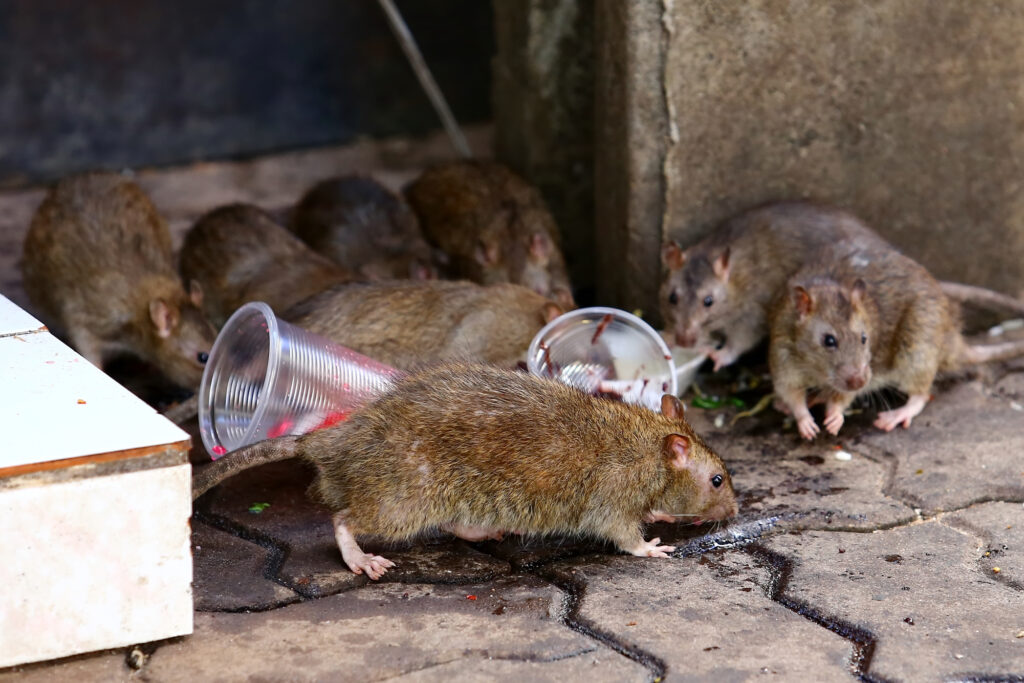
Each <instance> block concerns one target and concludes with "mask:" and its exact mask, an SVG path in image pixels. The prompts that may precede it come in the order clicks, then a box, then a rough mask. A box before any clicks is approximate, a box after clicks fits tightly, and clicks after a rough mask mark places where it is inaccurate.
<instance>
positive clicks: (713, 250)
mask: <svg viewBox="0 0 1024 683" xmlns="http://www.w3.org/2000/svg"><path fill="white" fill-rule="evenodd" d="M884 247H888V248H891V249H895V248H894V247H891V245H889V244H888V242H886V241H885V240H884V239H883V238H882V237H881V236H879V235H878V234H877V233H876V232H875V231H874V230H872V229H871V228H870V227H868V226H867V225H866V224H865V223H864V222H862V221H861V220H860V219H858V218H857V217H856V216H854V215H853V214H851V213H849V212H847V211H843V210H841V209H837V208H835V207H829V206H824V205H818V204H814V203H810V202H798V201H789V202H779V203H774V204H767V205H764V206H759V207H756V208H754V209H751V210H749V211H746V212H744V213H741V214H739V215H738V216H735V217H733V218H731V219H729V220H727V221H726V222H725V223H723V224H722V225H721V226H719V227H718V228H717V229H716V230H715V231H714V232H712V233H711V234H710V235H708V236H707V237H705V238H704V239H703V240H701V241H700V242H698V243H697V244H694V245H693V246H691V247H689V248H687V249H685V250H683V249H682V248H681V247H680V246H679V245H678V244H676V243H675V242H668V243H666V244H665V245H664V246H663V247H662V266H663V279H662V284H661V291H660V293H659V302H660V306H661V314H662V320H663V322H664V326H665V329H666V330H667V331H668V332H669V333H670V334H672V335H674V337H675V340H676V343H678V344H679V345H680V346H685V347H695V348H697V349H699V350H701V351H703V352H705V353H707V354H708V355H710V357H711V359H712V360H713V361H714V363H715V370H718V369H719V368H722V367H725V366H727V365H730V364H732V363H733V362H735V361H736V359H737V358H739V357H740V356H741V355H742V354H743V353H745V352H746V351H749V350H750V349H751V348H753V347H754V346H755V345H757V343H758V342H760V341H761V340H762V339H763V338H764V337H765V336H766V335H767V334H768V315H769V311H770V309H771V306H772V304H773V302H774V301H775V298H776V296H777V295H778V294H779V292H780V291H782V289H783V288H784V287H785V286H786V282H787V280H788V279H789V278H790V277H791V276H793V274H795V273H796V272H797V270H799V269H800V268H801V267H803V266H804V264H806V263H808V262H810V261H812V260H815V259H817V260H819V261H820V259H821V258H822V257H821V256H819V252H822V251H823V250H826V251H827V250H830V249H842V248H854V249H857V248H872V249H873V248H884ZM940 285H941V287H942V290H943V291H944V292H945V294H946V295H947V296H948V297H949V298H950V299H952V300H955V301H962V302H965V303H974V304H978V305H981V306H986V307H995V308H999V309H1006V310H1011V311H1013V312H1015V313H1018V314H1020V313H1024V302H1021V301H1018V300H1016V299H1013V298H1012V297H1008V296H1006V295H1003V294H999V293H998V292H993V291H991V290H987V289H983V288H981V287H972V286H968V285H961V284H957V283H950V282H943V283H940Z"/></svg>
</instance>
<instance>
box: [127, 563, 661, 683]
mask: <svg viewBox="0 0 1024 683" xmlns="http://www.w3.org/2000/svg"><path fill="white" fill-rule="evenodd" d="M474 598H475V599H474ZM563 600H564V596H563V594H562V592H561V591H559V590H558V589H555V588H553V587H551V586H550V585H547V584H545V583H544V582H541V581H539V580H537V579H534V578H530V577H517V578H515V579H504V580H501V581H497V582H491V583H486V584H478V585H474V586H443V585H433V586H431V585H405V584H396V583H391V584H379V585H367V586H365V587H363V588H361V589H359V590H354V591H348V592H346V593H342V594H340V595H335V596H331V597H327V598H323V599H320V600H313V601H309V602H304V603H298V604H294V605H289V606H287V607H282V608H280V609H276V610H272V611H269V612H261V613H259V614H224V613H200V614H197V615H196V632H195V634H194V635H193V636H192V637H190V638H187V639H185V640H182V641H180V642H174V643H169V644H166V645H163V646H162V647H161V648H160V649H159V650H157V651H156V653H155V654H154V655H153V656H152V658H151V659H150V661H149V663H148V664H147V666H146V669H145V675H146V677H147V678H149V679H150V680H157V681H164V680H168V681H169V680H253V679H259V680H275V681H276V680H281V681H285V680H287V681H314V680H315V681H323V680H339V681H340V680H346V681H351V680H381V679H385V678H390V677H395V676H400V675H402V674H415V675H411V679H412V680H436V679H437V676H438V675H439V674H443V673H445V672H449V673H455V672H461V675H462V676H463V677H466V678H471V679H479V678H480V677H481V674H480V673H479V672H478V669H477V666H478V665H480V666H481V667H482V668H481V669H480V671H491V672H493V673H494V676H495V679H496V680H508V681H515V680H524V679H525V678H526V677H529V678H535V679H541V680H544V679H548V680H555V679H561V677H562V676H563V675H565V674H566V671H567V670H573V671H576V670H578V669H575V668H574V667H572V663H577V665H578V666H579V667H580V668H582V669H583V670H585V671H586V672H587V676H586V677H587V679H588V680H593V681H595V682H596V681H623V680H626V681H628V680H637V681H640V680H645V679H646V678H647V674H648V672H647V670H646V669H644V668H643V667H642V666H640V665H638V664H636V663H634V662H632V661H630V660H629V659H627V658H626V657H623V656H621V655H619V654H617V653H615V652H614V651H613V650H611V649H609V648H607V647H604V646H602V645H600V644H598V643H596V642H595V641H594V640H592V639H590V638H587V637H585V636H583V635H581V634H579V633H576V632H574V631H572V630H570V629H568V628H566V627H565V626H564V625H562V624H561V622H560V621H559V618H558V614H559V612H560V610H561V609H562V603H563ZM491 660H497V661H499V662H505V663H506V665H505V666H499V667H494V665H493V663H492V662H491ZM595 660H596V661H597V662H598V664H597V665H594V663H593V662H594V661H595ZM549 663H550V664H554V666H552V667H551V670H550V671H549V670H548V669H546V668H545V667H547V666H548V664H549ZM438 667H440V668H438ZM435 669H436V670H435Z"/></svg>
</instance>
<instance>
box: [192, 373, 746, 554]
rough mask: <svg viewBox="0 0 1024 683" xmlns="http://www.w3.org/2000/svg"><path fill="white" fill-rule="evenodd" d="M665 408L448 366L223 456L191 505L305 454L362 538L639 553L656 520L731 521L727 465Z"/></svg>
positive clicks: (345, 522) (317, 487)
mask: <svg viewBox="0 0 1024 683" xmlns="http://www.w3.org/2000/svg"><path fill="white" fill-rule="evenodd" d="M666 399H667V401H666V403H667V406H666V410H667V413H668V414H667V415H663V414H658V413H654V412H652V411H650V410H648V409H646V408H642V407H639V406H633V405H629V404H624V403H619V402H615V401H609V400H607V399H599V398H595V397H593V396H589V395H587V394H583V393H581V392H579V391H578V390H576V389H573V388H571V387H568V386H565V385H563V384H560V383H558V382H556V381H554V380H548V379H543V378H539V377H534V376H533V375H528V374H525V373H519V372H513V371H507V370H500V369H498V368H493V367H489V366H483V365H446V366H439V367H435V368H431V369H427V370H424V371H422V372H420V373H417V374H413V375H410V376H407V377H406V378H404V379H402V380H400V381H399V382H398V383H397V384H396V386H395V387H394V388H393V389H392V390H391V391H389V392H388V393H387V394H385V395H384V396H382V397H381V398H379V399H378V400H376V401H375V402H374V403H372V404H370V405H369V406H366V407H365V408H363V409H361V410H360V411H358V412H357V413H355V414H354V415H353V416H352V417H351V418H350V419H349V420H348V421H347V422H344V423H341V424H339V425H337V426H334V427H330V428H328V429H324V430H321V431H318V432H312V433H310V434H306V435H303V436H299V437H289V438H285V439H277V440H274V441H267V442H263V443H262V444H257V446H255V447H251V448H248V449H244V450H242V451H240V452H238V453H233V454H230V455H228V456H226V457H225V458H223V459H222V460H220V461H218V462H217V463H215V464H214V465H211V466H209V467H207V468H206V469H204V470H203V471H202V472H201V473H200V474H198V475H197V476H196V477H195V480H194V488H193V492H194V497H197V496H199V495H201V494H202V493H203V492H204V491H206V490H208V489H209V488H210V487H211V486H213V485H214V484H215V483H216V482H218V481H221V480H223V479H224V478H226V477H228V476H231V474H233V473H235V472H237V471H239V470H240V469H244V468H246V467H250V466H252V465H253V464H258V462H261V461H270V460H276V459H282V458H287V457H292V456H300V457H303V458H305V459H307V460H310V461H311V462H313V463H314V464H315V466H316V469H317V472H318V477H317V480H316V481H315V482H314V484H313V488H312V490H313V492H314V493H315V495H316V497H317V498H318V499H319V500H321V501H322V502H323V503H324V504H325V505H327V507H329V508H330V509H331V510H332V511H333V512H335V513H336V522H338V523H340V524H341V525H342V526H343V527H345V528H346V529H347V530H348V531H349V532H351V533H352V534H355V535H359V534H371V535H374V536H380V537H383V538H385V539H393V540H400V539H407V538H410V537H412V536H415V535H418V534H421V533H423V532H425V531H431V530H436V529H450V528H464V529H466V528H468V529H475V530H480V529H486V530H496V531H515V532H519V533H537V534H547V533H560V534H582V535H587V536H592V537H596V538H600V539H607V540H610V541H612V542H613V543H615V544H616V545H617V547H619V548H620V549H622V550H626V551H630V552H634V553H635V554H644V551H646V550H650V548H648V547H647V545H646V544H645V542H644V541H643V536H642V528H641V522H642V521H643V520H644V519H645V517H648V516H649V515H650V514H651V513H658V514H661V515H662V517H667V516H670V515H678V516H680V517H682V519H683V520H684V521H688V520H692V519H694V518H697V519H711V520H717V519H725V518H727V517H730V516H732V515H734V514H735V513H736V501H735V494H734V493H733V489H732V482H731V480H730V479H729V475H728V472H727V471H726V469H725V465H724V464H723V463H722V461H721V459H720V458H719V457H718V455H716V454H715V453H714V452H713V451H712V450H711V449H710V448H709V447H708V446H707V445H706V444H705V443H704V442H703V441H702V440H701V438H700V437H699V436H697V435H696V434H695V433H694V432H693V430H692V429H691V428H690V426H689V425H688V424H687V423H686V421H685V419H683V418H682V408H681V406H679V404H678V402H677V401H676V400H675V399H674V397H668V396H666ZM672 406H675V407H674V408H672ZM673 435H678V436H673ZM680 439H681V440H684V441H685V442H686V443H687V444H688V448H689V451H688V456H687V458H688V459H686V460H685V462H682V463H676V462H675V461H674V460H673V458H674V457H675V455H674V453H673V452H672V450H671V448H669V446H668V445H669V444H671V443H674V442H675V441H678V440H680ZM716 475H718V476H719V477H720V479H719V486H717V487H715V486H713V485H712V483H711V480H712V478H714V477H715V476H716ZM339 538H340V537H339ZM343 552H344V550H343ZM353 569H355V568H354V567H353ZM381 573H383V572H381Z"/></svg>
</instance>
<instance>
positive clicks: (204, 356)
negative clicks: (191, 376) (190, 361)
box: [196, 351, 210, 365]
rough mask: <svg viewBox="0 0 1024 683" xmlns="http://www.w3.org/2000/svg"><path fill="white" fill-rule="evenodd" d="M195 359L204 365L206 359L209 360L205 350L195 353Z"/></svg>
mask: <svg viewBox="0 0 1024 683" xmlns="http://www.w3.org/2000/svg"><path fill="white" fill-rule="evenodd" d="M196 360H197V361H199V364H200V365H206V361H208V360H210V354H208V353H207V352H206V351H200V352H199V353H197V354H196Z"/></svg>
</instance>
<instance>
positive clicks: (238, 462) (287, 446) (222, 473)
mask: <svg viewBox="0 0 1024 683" xmlns="http://www.w3.org/2000/svg"><path fill="white" fill-rule="evenodd" d="M298 443H299V437H297V436H283V437H281V438H278V439H267V440H266V441H260V442H259V443H256V444H253V445H251V446H246V447H245V448H240V449H238V450H237V451H232V452H231V453H228V454H227V455H225V456H224V457H223V458H221V459H220V460H217V461H215V462H213V463H210V464H209V465H207V466H205V467H202V468H200V469H199V470H198V471H196V470H193V473H192V500H195V499H196V498H198V497H199V496H201V495H203V494H204V493H206V492H207V491H209V490H210V489H212V488H213V487H214V486H216V485H217V484H219V483H221V482H222V481H224V480H225V479H227V478H228V477H231V476H234V475H235V474H237V473H239V472H241V471H242V470H247V469H249V468H250V467H256V466H257V465H263V464H266V463H268V462H276V461H278V460H287V459H288V458H293V457H295V456H296V455H297V454H298V448H297V446H298Z"/></svg>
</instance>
